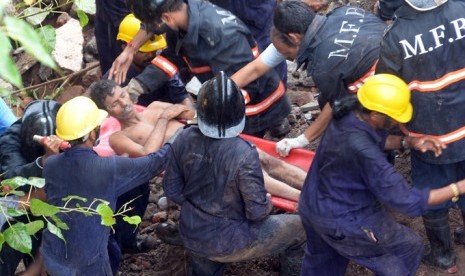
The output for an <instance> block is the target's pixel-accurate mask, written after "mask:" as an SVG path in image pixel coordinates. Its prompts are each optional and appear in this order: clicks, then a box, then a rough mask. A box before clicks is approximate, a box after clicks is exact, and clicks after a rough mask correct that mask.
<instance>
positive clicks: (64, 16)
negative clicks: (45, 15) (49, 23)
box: [55, 12, 71, 28]
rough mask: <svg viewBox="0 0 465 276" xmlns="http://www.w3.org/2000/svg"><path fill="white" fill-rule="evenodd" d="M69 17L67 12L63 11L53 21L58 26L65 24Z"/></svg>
mask: <svg viewBox="0 0 465 276" xmlns="http://www.w3.org/2000/svg"><path fill="white" fill-rule="evenodd" d="M70 19H71V16H69V14H68V13H66V12H64V13H62V14H60V16H58V18H57V21H56V22H55V25H56V28H59V27H61V26H63V25H65V24H66V22H68V21H69V20H70Z"/></svg>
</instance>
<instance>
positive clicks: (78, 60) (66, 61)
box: [52, 18, 84, 72]
mask: <svg viewBox="0 0 465 276" xmlns="http://www.w3.org/2000/svg"><path fill="white" fill-rule="evenodd" d="M83 45H84V36H83V35H82V28H81V25H80V24H79V21H77V20H76V19H74V18H71V19H69V21H68V22H66V23H65V24H64V25H63V26H61V27H59V28H57V29H56V44H55V49H54V50H53V52H52V56H53V58H54V59H55V61H56V62H57V63H58V66H60V67H61V68H65V69H69V70H71V71H73V72H76V71H79V70H81V68H82V60H83V54H82V49H83Z"/></svg>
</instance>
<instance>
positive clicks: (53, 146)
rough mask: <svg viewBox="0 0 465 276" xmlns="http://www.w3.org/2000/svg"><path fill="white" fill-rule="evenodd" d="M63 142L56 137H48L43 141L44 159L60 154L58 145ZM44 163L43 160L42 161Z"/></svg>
mask: <svg viewBox="0 0 465 276" xmlns="http://www.w3.org/2000/svg"><path fill="white" fill-rule="evenodd" d="M61 142H63V140H61V139H60V138H58V137H57V136H56V135H50V136H48V137H47V138H45V139H44V140H43V142H42V143H43V146H44V149H45V155H44V157H45V158H46V157H49V156H51V155H54V154H58V153H59V152H60V145H61ZM44 161H45V160H44Z"/></svg>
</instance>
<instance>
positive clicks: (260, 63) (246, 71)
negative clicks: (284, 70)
mask: <svg viewBox="0 0 465 276" xmlns="http://www.w3.org/2000/svg"><path fill="white" fill-rule="evenodd" d="M284 60H285V58H284V56H283V55H281V54H280V53H279V52H278V50H277V49H276V47H274V45H273V44H270V45H269V46H268V47H267V48H266V49H265V51H263V53H261V54H260V56H259V57H258V58H256V59H254V60H253V61H251V62H249V63H248V64H247V65H246V66H244V67H242V68H241V69H240V70H239V71H237V72H236V73H234V75H232V76H231V79H232V80H233V81H234V82H235V83H236V84H237V86H239V87H241V88H242V87H244V86H246V85H248V84H249V83H251V82H253V81H254V80H256V79H258V78H260V77H261V76H263V75H264V74H265V73H266V72H268V71H270V70H271V69H273V68H274V67H275V66H277V65H279V64H280V63H281V62H282V61H284Z"/></svg>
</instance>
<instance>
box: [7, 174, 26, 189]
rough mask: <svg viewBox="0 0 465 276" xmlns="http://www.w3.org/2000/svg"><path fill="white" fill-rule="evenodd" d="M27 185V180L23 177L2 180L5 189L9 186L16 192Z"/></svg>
mask: <svg viewBox="0 0 465 276" xmlns="http://www.w3.org/2000/svg"><path fill="white" fill-rule="evenodd" d="M27 183H28V180H27V178H24V177H21V176H16V177H13V178H8V179H5V180H2V182H1V185H2V186H3V187H5V186H7V185H8V186H10V188H11V189H12V190H15V189H17V188H18V187H21V186H24V185H27Z"/></svg>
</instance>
